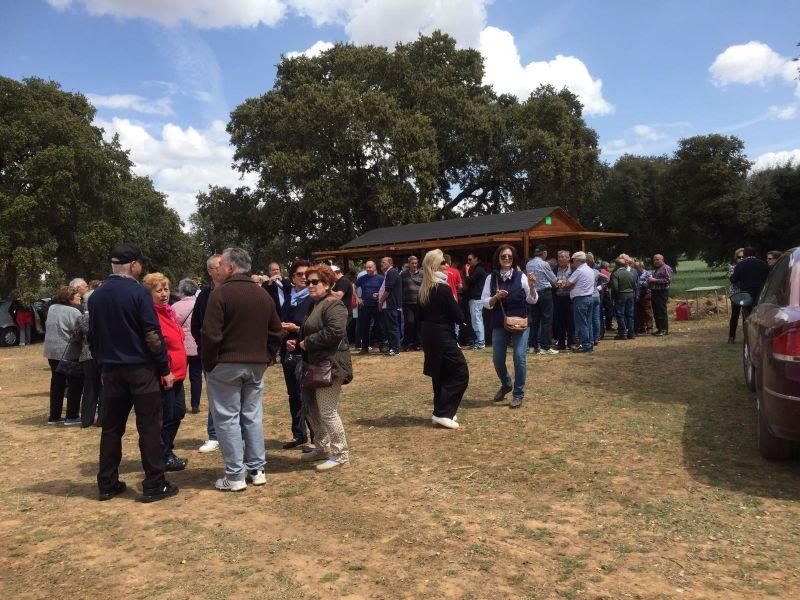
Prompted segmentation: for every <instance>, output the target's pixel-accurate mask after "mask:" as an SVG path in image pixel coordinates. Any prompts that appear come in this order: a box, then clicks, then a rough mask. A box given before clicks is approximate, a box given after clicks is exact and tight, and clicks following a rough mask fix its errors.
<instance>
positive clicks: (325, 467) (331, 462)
mask: <svg viewBox="0 0 800 600" xmlns="http://www.w3.org/2000/svg"><path fill="white" fill-rule="evenodd" d="M349 466H350V462H349V461H346V460H345V461H339V460H336V459H334V458H329V459H328V460H326V461H325V462H324V463H322V464H321V465H317V471H330V470H331V469H335V468H336V467H342V468H347V467H349Z"/></svg>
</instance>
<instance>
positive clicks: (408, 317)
mask: <svg viewBox="0 0 800 600" xmlns="http://www.w3.org/2000/svg"><path fill="white" fill-rule="evenodd" d="M403 320H404V321H405V331H404V332H403V346H404V347H406V348H418V347H419V345H420V343H421V342H420V339H419V306H418V305H416V304H403Z"/></svg>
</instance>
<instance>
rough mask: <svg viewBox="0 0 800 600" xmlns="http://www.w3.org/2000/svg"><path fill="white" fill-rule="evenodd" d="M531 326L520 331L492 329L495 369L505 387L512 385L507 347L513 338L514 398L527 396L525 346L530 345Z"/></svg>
mask: <svg viewBox="0 0 800 600" xmlns="http://www.w3.org/2000/svg"><path fill="white" fill-rule="evenodd" d="M529 332H530V328H528V329H526V330H525V331H520V332H518V333H510V332H508V331H506V330H505V329H503V328H502V327H495V328H494V329H492V362H493V363H494V370H495V372H496V373H497V376H498V377H499V378H500V384H501V385H503V386H505V387H512V385H511V376H510V375H509V374H508V369H507V368H506V349H507V348H508V342H509V340H511V348H512V351H513V353H514V354H513V358H514V385H513V392H512V395H513V396H514V398H524V397H525V376H526V375H527V371H528V363H527V362H526V358H525V348H527V346H528V333H529Z"/></svg>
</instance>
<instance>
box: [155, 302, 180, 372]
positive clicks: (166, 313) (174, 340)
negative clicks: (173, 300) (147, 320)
mask: <svg viewBox="0 0 800 600" xmlns="http://www.w3.org/2000/svg"><path fill="white" fill-rule="evenodd" d="M154 306H155V309H156V315H158V324H159V325H160V326H161V335H163V336H164V342H165V343H166V345H167V356H168V357H169V370H170V371H171V372H172V375H173V377H175V381H183V380H184V379H186V348H185V347H184V345H183V337H184V333H183V328H182V327H181V326H180V325H179V324H178V320H177V319H176V318H175V311H174V310H172V307H171V306H170V305H168V304H155V305H154Z"/></svg>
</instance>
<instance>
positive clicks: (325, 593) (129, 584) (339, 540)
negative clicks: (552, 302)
mask: <svg viewBox="0 0 800 600" xmlns="http://www.w3.org/2000/svg"><path fill="white" fill-rule="evenodd" d="M726 325H727V324H726V323H725V322H724V317H721V318H708V319H704V320H702V321H690V322H686V323H673V324H672V331H671V335H669V336H668V337H665V338H653V337H650V336H646V337H640V338H639V339H637V340H635V341H627V342H619V341H614V340H608V341H604V342H603V343H601V344H600V346H599V348H598V349H597V351H596V352H594V353H593V354H591V355H574V354H573V355H563V354H562V355H559V356H555V357H538V356H537V357H533V356H531V357H529V358H528V386H527V397H526V402H525V405H524V407H523V408H522V409H521V410H517V411H511V410H509V409H508V403H507V402H506V403H504V404H502V405H496V404H494V403H492V402H491V397H492V395H493V394H494V392H495V390H496V388H497V380H496V377H495V375H494V371H493V368H492V364H491V356H490V351H488V350H486V351H477V352H468V353H467V356H468V360H469V364H470V371H471V381H470V387H469V389H468V390H467V393H466V396H465V399H464V402H463V404H462V408H461V410H460V412H459V421H460V422H461V423H462V425H463V426H462V428H461V429H460V430H459V431H449V430H444V429H436V428H433V427H432V426H431V423H430V415H431V392H430V383H429V380H428V379H427V378H425V377H424V376H422V374H421V360H422V355H421V354H420V353H404V354H402V355H401V356H400V357H397V358H385V357H382V356H378V355H375V356H369V357H359V356H354V364H355V380H354V382H353V383H352V384H351V385H349V386H347V387H346V388H345V391H344V394H343V397H342V402H341V413H342V415H343V419H344V423H345V428H346V430H347V434H348V439H349V442H350V446H351V456H352V467H351V468H350V469H348V470H338V471H333V472H329V473H317V472H316V471H314V470H313V469H311V468H309V467H307V466H306V465H303V464H301V463H300V462H299V460H298V456H299V453H298V452H297V451H289V450H282V449H281V448H280V442H281V441H283V440H285V439H287V438H288V437H289V427H288V407H287V402H286V397H285V393H284V387H283V380H282V375H281V373H280V371H279V369H276V368H273V369H270V370H269V371H268V375H267V381H266V394H265V397H264V405H265V407H266V410H265V418H264V431H265V436H266V438H267V469H268V483H267V485H266V486H263V487H260V488H254V487H249V488H248V489H247V490H246V491H245V492H243V493H241V494H224V493H221V492H217V491H215V490H214V489H213V488H212V484H213V481H214V479H215V477H217V476H219V475H220V474H221V472H222V464H221V458H220V455H219V453H211V454H199V453H198V452H197V448H198V447H199V445H200V444H201V443H202V442H203V441H204V440H205V437H206V435H205V407H206V400H205V397H204V398H203V404H202V411H201V414H199V415H187V416H186V418H185V420H184V421H183V425H182V426H181V429H180V432H179V434H178V441H177V445H178V454H179V455H181V456H186V457H188V458H189V459H190V462H189V466H188V469H187V470H185V471H183V472H180V473H175V474H172V476H171V477H170V478H171V479H172V480H173V481H174V482H175V483H177V484H178V485H179V486H180V488H181V491H180V494H179V495H178V496H176V497H175V498H172V499H168V500H166V501H163V502H157V503H154V504H142V503H140V502H137V501H136V498H137V496H138V491H139V490H140V489H141V488H140V481H141V465H140V463H139V458H138V448H137V442H136V433H135V426H134V422H133V419H131V421H130V423H129V431H128V433H127V434H126V437H125V441H124V456H123V461H122V467H121V474H122V478H123V479H124V480H125V481H126V482H127V483H128V485H129V487H131V488H136V489H135V490H129V491H128V492H127V493H125V494H124V495H122V496H120V497H118V498H115V499H114V500H112V501H109V502H102V503H101V502H98V501H97V490H96V484H95V480H94V477H95V472H96V466H97V449H98V439H99V431H98V429H96V428H89V429H80V428H65V427H61V426H58V427H48V426H47V425H45V421H46V418H47V405H48V400H47V397H48V393H47V391H48V382H49V371H48V368H47V363H46V361H45V360H44V359H43V358H42V357H41V349H42V348H41V345H36V346H33V347H27V348H3V349H0V406H1V407H2V411H3V413H4V418H3V419H2V421H0V464H2V482H3V483H2V484H0V485H2V494H1V495H0V516H1V517H2V521H0V594H1V595H2V597H3V598H45V597H48V598H53V597H55V598H95V597H109V596H111V597H118V598H229V597H237V596H238V597H241V596H245V597H252V598H292V599H297V598H490V597H491V598H551V597H567V598H577V597H580V598H628V597H630V598H674V597H683V598H709V597H724V598H754V597H763V596H770V595H771V596H779V597H792V596H794V597H797V590H798V589H800V588H798V584H800V581H799V578H800V577H799V576H800V470H798V463H797V462H796V461H794V462H789V463H784V464H774V463H767V462H765V461H763V460H762V459H761V458H759V456H758V453H757V450H756V444H755V412H754V398H753V397H752V395H751V394H750V393H749V392H748V391H747V390H746V389H745V386H744V384H743V381H742V376H741V368H740V352H741V345H740V344H736V345H729V344H726V343H725V342H726V339H727V330H726Z"/></svg>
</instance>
